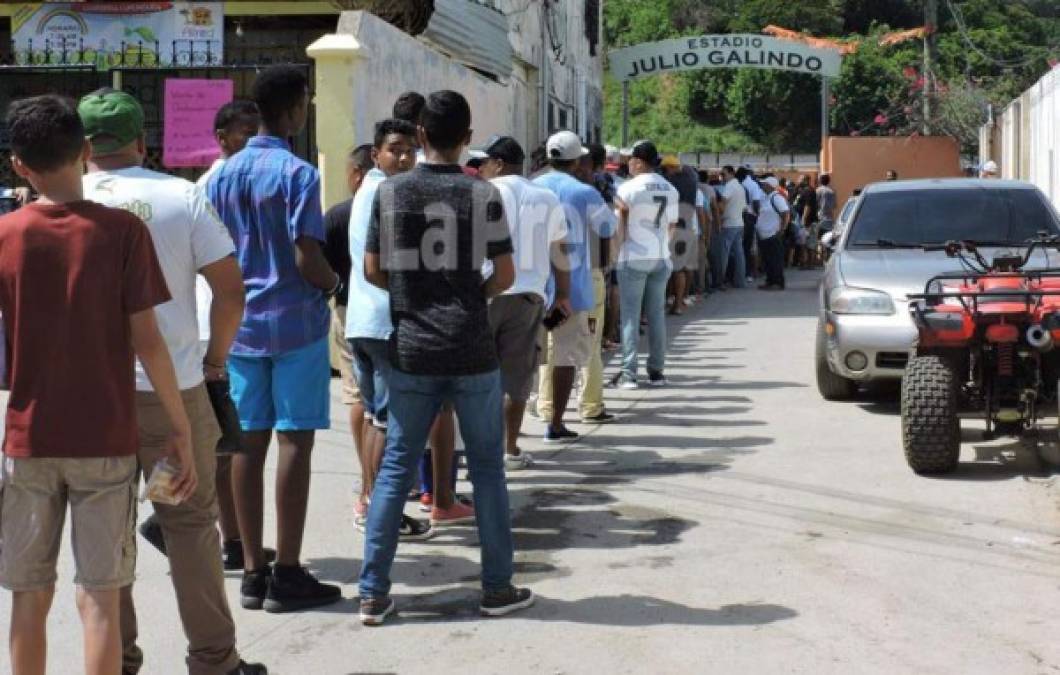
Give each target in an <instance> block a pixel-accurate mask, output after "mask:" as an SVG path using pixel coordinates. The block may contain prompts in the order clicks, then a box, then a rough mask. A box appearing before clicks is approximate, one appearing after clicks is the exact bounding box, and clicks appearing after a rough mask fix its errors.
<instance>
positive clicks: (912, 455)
mask: <svg viewBox="0 0 1060 675" xmlns="http://www.w3.org/2000/svg"><path fill="white" fill-rule="evenodd" d="M902 445H903V446H904V448H905V460H906V462H908V464H909V467H910V468H911V469H912V470H913V471H915V472H916V473H918V474H939V473H949V472H950V471H953V470H954V469H956V468H957V461H958V459H959V457H960V453H961V423H960V419H959V418H958V417H957V378H956V377H955V375H954V372H953V369H952V368H951V367H950V366H949V365H948V364H947V363H946V361H944V360H943V359H942V358H940V357H938V356H915V357H913V358H912V359H910V360H909V365H908V366H906V370H905V377H903V378H902Z"/></svg>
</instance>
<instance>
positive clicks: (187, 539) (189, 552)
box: [121, 385, 239, 675]
mask: <svg viewBox="0 0 1060 675" xmlns="http://www.w3.org/2000/svg"><path fill="white" fill-rule="evenodd" d="M181 398H182V399H183V400H184V407H185V409H186V410H187V412H188V419H189V420H191V435H192V439H191V442H192V452H193V453H194V455H195V469H196V471H197V472H198V477H199V485H198V487H197V488H196V490H195V494H193V495H192V496H191V498H190V499H188V500H187V501H186V502H184V503H183V504H178V505H177V506H168V505H166V504H155V505H154V509H155V513H156V514H157V515H158V521H159V523H160V524H161V525H162V533H163V535H164V537H165V541H166V551H167V552H168V554H169V571H170V576H171V577H172V579H173V590H174V591H175V592H176V595H177V608H178V610H179V611H180V620H181V623H183V624H184V635H185V636H187V639H188V658H187V665H188V672H189V673H190V674H191V675H220V674H222V673H228V672H229V671H231V670H232V669H234V668H235V667H236V666H238V665H239V654H238V652H236V627H235V623H234V622H233V621H232V612H231V610H230V609H229V608H228V598H227V596H226V595H225V587H224V571H223V570H222V568H221V540H220V536H219V535H218V534H217V489H216V485H215V484H214V474H215V472H216V467H217V455H216V452H215V451H216V448H217V441H218V440H219V439H220V437H221V431H220V429H219V428H218V426H217V418H216V417H215V416H214V412H213V408H212V407H211V405H210V399H209V397H208V396H207V394H206V387H205V386H204V385H199V386H198V387H195V388H194V389H188V390H186V391H183V392H181ZM136 415H137V421H138V423H139V427H140V451H139V459H140V466H141V468H142V470H143V472H144V473H145V474H147V475H150V472H151V469H152V468H153V467H154V465H155V463H156V462H157V461H158V460H160V459H161V458H162V457H163V456H164V454H165V449H166V442H167V439H168V438H169V434H170V431H171V429H172V427H170V424H169V419H168V418H167V417H166V413H165V410H164V409H163V408H162V403H161V401H160V400H159V398H158V396H157V395H156V394H154V393H153V392H137V394H136ZM121 599H122V603H121V633H122V647H123V653H122V672H123V674H129V675H131V674H133V673H137V672H138V671H139V670H140V667H141V666H142V665H143V652H141V651H140V648H139V647H137V646H136V637H137V632H138V631H137V626H136V608H135V607H134V606H133V598H132V586H126V587H125V588H123V589H122V598H121ZM150 671H151V672H167V673H172V672H176V669H175V668H174V664H152V666H151V668H150Z"/></svg>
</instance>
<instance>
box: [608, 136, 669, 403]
mask: <svg viewBox="0 0 1060 675" xmlns="http://www.w3.org/2000/svg"><path fill="white" fill-rule="evenodd" d="M658 164H659V152H658V150H656V148H655V144H654V143H652V142H651V141H640V142H639V143H637V144H636V145H634V146H633V150H632V156H631V158H630V160H629V173H630V176H632V178H630V179H629V180H628V181H626V182H625V183H623V184H622V187H620V188H619V189H618V203H619V207H618V208H619V226H618V232H619V237H618V238H619V240H620V241H621V245H622V248H621V250H620V252H619V255H618V288H619V292H620V293H621V294H622V310H621V317H620V320H621V322H622V370H621V372H619V374H618V377H616V378H615V381H614V383H615V386H617V387H619V388H620V389H636V388H637V386H638V385H637V344H638V343H639V342H640V314H641V308H642V307H643V308H644V314H645V315H646V316H647V318H648V345H649V350H648V384H649V385H651V386H653V387H661V386H665V385H666V377H665V376H664V375H663V368H664V366H665V365H666V282H667V280H668V279H669V278H670V271H671V262H670V238H671V237H672V236H673V232H674V230H675V229H676V228H677V221H678V220H679V219H680V217H681V213H680V195H679V194H678V192H677V190H676V188H674V186H673V185H671V184H670V183H669V182H668V181H667V180H666V179H665V178H664V177H663V176H660V175H658V174H657V173H655V169H656V167H657V166H658Z"/></svg>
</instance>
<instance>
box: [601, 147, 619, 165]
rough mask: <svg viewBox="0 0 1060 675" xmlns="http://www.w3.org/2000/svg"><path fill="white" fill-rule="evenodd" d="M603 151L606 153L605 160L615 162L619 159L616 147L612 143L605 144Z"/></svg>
mask: <svg viewBox="0 0 1060 675" xmlns="http://www.w3.org/2000/svg"><path fill="white" fill-rule="evenodd" d="M604 151H605V152H606V153H607V161H609V162H617V161H618V159H619V154H618V148H616V147H615V146H613V145H605V146H604Z"/></svg>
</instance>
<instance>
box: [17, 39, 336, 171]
mask: <svg viewBox="0 0 1060 675" xmlns="http://www.w3.org/2000/svg"><path fill="white" fill-rule="evenodd" d="M70 47H71V46H70V45H53V44H50V43H45V45H44V47H43V48H41V47H40V46H38V47H37V48H36V49H34V48H33V47H32V46H28V48H27V49H22V50H16V49H14V46H12V50H11V52H10V53H9V54H8V55H7V58H4V59H3V60H2V61H0V186H2V185H14V184H16V178H15V176H14V173H13V171H12V169H11V165H10V162H9V161H7V155H8V148H9V140H8V136H7V128H6V125H5V124H4V122H3V117H4V115H5V114H6V111H7V107H8V105H9V104H10V103H11V101H14V100H17V99H20V98H24V97H27V96H38V95H41V94H58V95H61V96H69V97H71V98H74V99H77V98H80V97H81V96H84V95H85V94H87V93H89V92H91V91H94V90H96V89H99V88H100V87H105V86H109V87H114V88H115V89H121V90H123V91H127V92H129V93H130V94H132V95H133V96H135V97H136V98H137V99H138V100H139V101H140V103H141V104H142V105H143V107H144V127H145V128H144V131H145V135H146V137H147V158H146V160H145V162H144V164H145V166H147V167H149V168H152V169H156V170H159V171H166V172H168V173H172V174H174V175H178V176H183V177H185V178H189V179H194V178H196V177H198V175H200V174H201V173H202V171H203V169H168V168H166V167H164V166H162V130H163V125H164V123H165V120H164V92H165V82H166V80H167V79H173V78H180V79H228V80H232V82H233V85H234V86H233V90H234V95H235V97H236V98H249V97H250V94H251V87H252V86H253V83H254V78H255V76H256V75H257V73H258V72H259V71H260V70H261V69H262V68H264V67H266V66H268V65H271V64H274V63H290V62H292V61H296V59H297V55H298V53H299V51H300V52H301V54H302V59H301V62H295V63H294V65H297V66H298V67H301V68H305V69H306V73H307V76H308V79H309V82H310V87H312V86H313V64H312V62H311V61H308V60H306V57H305V56H304V54H305V51H304V47H303V48H301V49H300V50H299V49H298V48H297V47H296V46H292V45H281V46H279V47H277V48H276V49H271V50H265V49H260V48H259V49H256V50H255V51H254V52H250V53H244V54H243V56H244V57H245V58H248V59H253V61H251V62H235V63H224V64H221V63H216V61H218V60H219V59H218V55H217V54H216V52H212V51H210V45H209V43H198V42H195V41H189V40H178V41H174V42H173V43H172V44H171V45H159V44H158V43H153V44H150V43H143V42H138V43H129V44H128V45H126V44H123V45H122V48H121V51H118V52H113V53H110V54H106V55H103V56H101V55H100V54H98V53H95V52H92V51H90V50H87V49H85V48H84V46H83V45H81V44H79V45H77V47H76V48H70ZM104 57H105V58H104ZM284 57H287V58H284ZM226 59H228V60H229V61H230V60H231V58H230V56H226ZM315 126H316V125H315V111H314V109H313V107H312V106H311V107H310V113H309V121H308V123H307V124H306V128H305V130H304V131H303V132H302V133H301V134H300V135H299V136H298V137H296V138H294V139H292V143H293V149H294V152H295V153H296V154H297V155H299V156H300V157H302V158H303V159H305V160H307V161H309V162H315V160H316V138H315Z"/></svg>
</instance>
